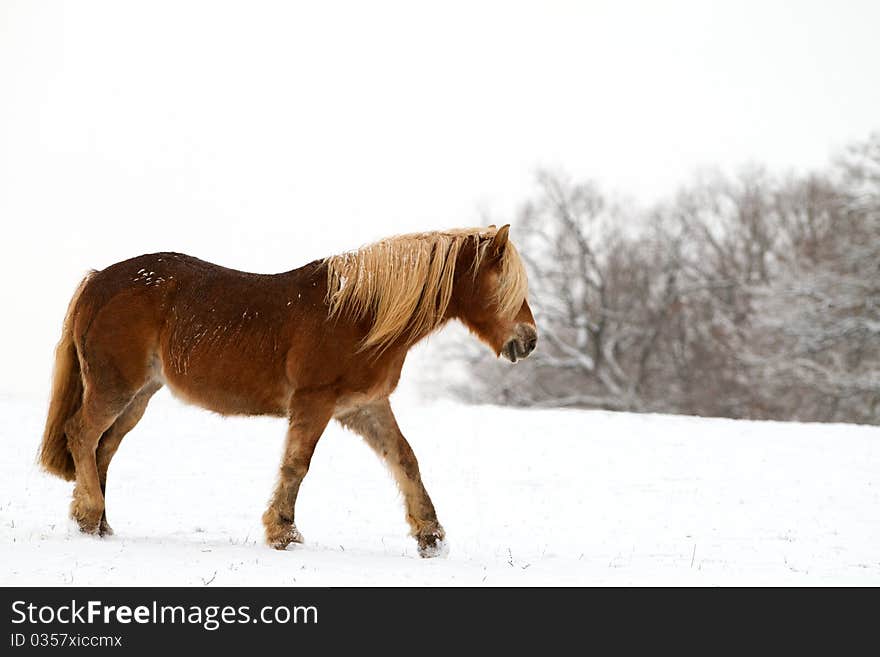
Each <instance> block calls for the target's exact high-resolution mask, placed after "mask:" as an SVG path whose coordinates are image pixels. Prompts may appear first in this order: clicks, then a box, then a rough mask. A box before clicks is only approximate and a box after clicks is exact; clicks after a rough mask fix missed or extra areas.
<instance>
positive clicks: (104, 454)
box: [95, 383, 162, 536]
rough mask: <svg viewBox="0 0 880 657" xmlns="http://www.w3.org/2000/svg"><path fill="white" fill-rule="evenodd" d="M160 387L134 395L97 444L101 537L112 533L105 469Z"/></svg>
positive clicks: (156, 384)
mask: <svg viewBox="0 0 880 657" xmlns="http://www.w3.org/2000/svg"><path fill="white" fill-rule="evenodd" d="M161 387H162V384H160V383H155V384H150V385H148V386H146V387H145V388H143V389H142V390H141V391H140V392H139V393H138V394H137V395H135V398H134V399H132V400H131V402H129V404H128V406H126V407H125V410H124V411H123V412H122V414H121V415H120V416H119V417H118V418H116V421H115V422H114V423H113V424H112V425H111V426H110V428H109V429H107V431H105V432H104V435H103V436H102V437H101V440H100V442H99V443H98V450H97V453H96V455H95V460H96V463H97V466H98V481H99V482H100V484H101V494H102V495H103V496H104V512H103V514H102V515H101V524H100V528H99V532H100V534H101V536H105V535H107V534H112V533H113V529H112V528H111V527H110V524H109V523H108V522H107V469H108V468H109V467H110V461H111V460H112V459H113V456H114V455H115V454H116V450H117V449H119V445H120V443H121V442H122V439H123V438H125V435H126V434H127V433H128V432H129V431H131V430H132V429H134V427H135V426H136V425H137V423H138V422H140V420H141V418H142V417H143V416H144V411H146V410H147V404H148V403H149V402H150V398H151V397H152V396H153V395H154V394H156V392H157V391H158V390H159V388H161Z"/></svg>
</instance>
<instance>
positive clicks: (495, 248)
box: [488, 224, 510, 259]
mask: <svg viewBox="0 0 880 657" xmlns="http://www.w3.org/2000/svg"><path fill="white" fill-rule="evenodd" d="M509 233H510V224H504V225H503V226H502V227H501V228H499V229H498V232H497V233H495V237H493V238H492V243H491V244H490V245H489V251H488V253H489V257H490V258H494V259H500V258H501V256H503V255H504V249H505V248H506V247H507V239H508V234H509Z"/></svg>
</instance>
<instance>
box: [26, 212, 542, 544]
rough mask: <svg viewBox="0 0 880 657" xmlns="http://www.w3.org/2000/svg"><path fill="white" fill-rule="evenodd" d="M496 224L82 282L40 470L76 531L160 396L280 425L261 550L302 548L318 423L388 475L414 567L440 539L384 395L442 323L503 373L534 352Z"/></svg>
mask: <svg viewBox="0 0 880 657" xmlns="http://www.w3.org/2000/svg"><path fill="white" fill-rule="evenodd" d="M508 229H509V226H504V227H502V228H501V229H498V230H496V229H495V228H494V226H490V227H489V228H488V229H466V230H454V231H446V232H431V233H420V234H414V235H403V236H398V237H392V238H388V239H385V240H383V241H380V242H378V243H376V244H373V245H370V246H367V247H363V248H361V249H359V250H358V251H354V252H351V253H346V254H343V255H338V256H333V257H330V258H325V259H323V260H316V261H314V262H312V263H310V264H308V265H305V266H304V267H300V268H299V269H294V270H293V271H289V272H286V273H283V274H274V275H263V274H250V273H245V272H240V271H235V270H232V269H226V268H225V267H220V266H218V265H214V264H211V263H208V262H204V261H202V260H198V259H196V258H193V257H190V256H186V255H182V254H179V253H155V254H151V255H142V256H139V257H137V258H132V259H131V260H126V261H124V262H120V263H117V264H114V265H111V266H110V267H108V268H106V269H104V270H103V271H97V272H96V271H93V272H91V273H89V274H88V275H87V276H86V277H85V279H83V281H82V283H80V286H79V288H78V289H77V291H76V293H75V294H74V296H73V299H72V300H71V302H70V306H69V308H68V311H67V316H66V318H65V320H64V327H63V332H62V336H61V341H60V342H59V344H58V348H57V352H56V356H55V358H56V361H55V374H54V381H53V387H52V397H51V401H50V405H49V413H48V419H47V421H46V429H45V433H44V435H43V442H42V448H41V451H40V457H39V458H40V462H41V463H42V465H43V467H44V468H45V469H46V470H48V471H49V472H51V473H53V474H55V475H58V476H60V477H63V478H65V479H68V480H75V481H76V486H75V487H74V491H73V501H72V503H71V509H70V512H71V515H72V517H73V518H74V519H75V520H76V521H77V522H78V523H79V527H80V529H81V530H82V531H83V532H87V533H95V534H101V535H103V534H106V533H110V532H111V529H110V526H109V525H108V523H107V516H106V513H105V508H104V491H105V486H106V483H107V468H108V467H109V465H110V460H111V459H112V458H113V455H114V453H115V452H116V450H117V449H118V447H119V444H120V442H121V441H122V439H123V437H124V436H125V434H127V433H128V432H129V431H131V430H132V428H134V426H135V425H136V424H137V423H138V421H139V420H140V419H141V417H142V416H143V414H144V411H145V409H146V407H147V403H148V402H149V400H150V397H152V396H153V394H154V393H155V392H156V391H157V390H159V388H161V387H162V386H163V385H167V386H168V387H169V388H170V389H171V390H172V392H173V393H174V394H175V395H177V396H178V397H180V398H182V399H184V400H185V401H187V402H190V403H193V404H198V405H199V406H202V407H204V408H207V409H210V410H212V411H216V412H218V413H222V414H226V415H233V414H238V415H275V416H282V417H286V418H288V419H289V428H288V432H287V441H286V444H285V449H284V456H283V459H282V462H281V471H280V475H279V481H278V484H277V487H276V489H275V493H274V495H273V496H272V500H271V502H270V503H269V508H268V509H267V510H266V512H265V513H264V514H263V524H264V525H265V529H266V540H267V542H268V543H269V545H271V546H273V547H275V548H278V549H284V548H285V547H287V546H288V545H289V544H290V543H293V542H302V540H303V539H302V535H301V534H300V533H299V531H298V530H297V528H296V525H295V524H294V505H295V503H296V496H297V491H298V490H299V487H300V483H301V482H302V479H303V477H304V476H305V474H306V472H307V471H308V468H309V462H310V461H311V458H312V453H313V451H314V449H315V445H316V444H317V442H318V439H319V438H320V437H321V434H322V433H323V431H324V428H325V427H326V426H327V423H328V422H329V421H330V420H331V418H335V419H336V420H337V421H338V422H340V423H341V424H342V425H344V426H345V427H348V428H349V429H351V430H352V431H354V432H356V433H358V434H360V435H361V436H363V438H364V439H365V440H366V441H367V443H368V444H369V445H370V447H372V448H373V449H374V450H375V451H376V452H377V453H378V454H379V456H380V457H381V458H383V459H384V460H385V461H386V463H387V464H388V466H389V467H390V469H391V471H392V473H393V475H394V477H395V479H396V480H397V484H398V486H399V487H400V490H401V492H402V493H403V497H404V502H405V504H406V519H407V521H408V523H409V525H410V528H411V533H412V535H413V536H414V537H415V538H416V540H417V541H418V546H419V553H420V554H421V555H422V556H433V555H434V554H436V553H437V552H438V550H439V549H440V548H441V546H442V542H443V539H444V531H443V528H442V527H441V525H440V523H439V522H438V521H437V515H436V513H435V512H434V505H433V504H432V503H431V499H430V498H429V497H428V493H427V492H426V491H425V488H424V486H423V485H422V480H421V476H420V474H419V467H418V463H417V461H416V457H415V455H414V454H413V452H412V449H411V448H410V446H409V443H407V441H406V439H405V438H404V437H403V434H401V432H400V429H399V428H398V426H397V422H396V421H395V419H394V414H393V413H392V411H391V406H390V405H389V401H388V396H389V394H390V393H391V392H392V391H393V390H394V388H395V387H396V385H397V382H398V379H399V377H400V370H401V368H402V366H403V362H404V359H405V358H406V354H407V351H408V350H409V348H410V347H412V346H413V345H414V344H415V343H416V342H418V341H419V340H421V339H422V338H424V337H425V336H426V335H428V334H429V333H430V332H432V331H434V330H436V329H437V328H439V327H440V326H442V325H443V324H445V323H446V322H447V321H449V320H451V319H458V320H460V321H462V322H463V323H464V324H465V325H466V326H467V327H468V328H469V329H470V330H471V331H472V332H473V333H475V334H476V335H477V336H478V337H479V338H480V339H481V340H483V341H484V342H485V343H487V344H488V345H489V347H491V348H492V350H493V351H494V352H495V353H496V355H499V354H503V355H504V356H505V357H507V358H508V359H509V360H511V361H512V362H516V360H517V359H518V358H523V357H525V356H527V355H528V354H529V353H530V352H531V351H532V350H533V349H534V348H535V342H536V340H537V332H536V330H535V323H534V319H533V318H532V313H531V310H530V309H529V304H528V302H527V301H526V294H527V282H526V275H525V269H524V267H523V263H522V261H521V260H520V257H519V255H518V254H517V251H516V249H515V248H514V246H513V244H512V243H511V242H510V241H509V240H508Z"/></svg>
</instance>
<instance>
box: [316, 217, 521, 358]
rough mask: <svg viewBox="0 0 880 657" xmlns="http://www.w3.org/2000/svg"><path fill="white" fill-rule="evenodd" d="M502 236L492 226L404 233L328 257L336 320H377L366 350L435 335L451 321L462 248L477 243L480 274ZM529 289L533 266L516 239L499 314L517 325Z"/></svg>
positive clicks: (505, 268)
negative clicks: (524, 259) (448, 311)
mask: <svg viewBox="0 0 880 657" xmlns="http://www.w3.org/2000/svg"><path fill="white" fill-rule="evenodd" d="M496 232H497V229H496V228H495V227H494V226H492V227H489V228H463V229H458V230H448V231H435V232H430V233H412V234H409V235H398V236H395V237H389V238H386V239H383V240H381V241H379V242H376V243H375V244H370V245H368V246H364V247H362V248H360V249H358V250H356V251H351V252H349V253H343V254H340V255H335V256H331V257H329V258H326V259H325V260H324V262H325V264H326V265H327V303H328V304H329V306H330V317H340V316H345V317H348V318H350V319H354V320H359V319H362V318H363V317H366V316H368V315H372V316H373V317H374V320H373V325H372V327H371V329H370V332H369V333H368V334H367V336H366V337H365V338H364V341H363V344H362V346H361V348H362V349H368V348H372V347H375V348H378V349H380V350H381V349H384V348H386V347H387V346H388V345H390V344H391V343H392V342H394V341H395V340H397V339H398V338H400V337H401V336H407V337H421V336H423V335H427V334H428V333H430V332H431V331H433V330H434V329H436V328H437V327H439V326H440V325H441V324H442V323H443V319H444V316H445V314H446V309H447V307H448V306H449V300H450V297H451V296H452V283H453V278H454V274H455V266H456V262H457V260H458V255H459V252H460V251H461V249H462V247H463V246H464V245H465V244H466V243H467V242H468V241H469V240H470V241H473V244H474V246H475V254H476V255H475V258H474V262H473V264H472V265H471V268H472V272H473V275H474V276H476V274H477V272H478V270H479V268H480V264H481V262H482V261H483V259H484V258H485V257H486V253H487V248H488V246H489V245H490V244H491V241H492V240H491V238H493V237H495V234H496ZM527 291H528V281H527V279H526V270H525V267H524V266H523V262H522V260H521V259H520V256H519V253H518V252H517V250H516V248H515V247H514V246H513V243H512V242H510V241H509V240H508V242H507V245H506V247H505V249H504V252H503V255H502V258H501V276H500V278H499V281H498V287H497V290H496V293H495V299H494V301H495V302H496V303H497V305H498V307H499V313H500V314H501V315H502V316H503V317H505V318H507V319H512V318H513V317H514V316H515V315H516V313H517V311H519V309H520V306H522V303H523V300H524V299H525V298H526V293H527Z"/></svg>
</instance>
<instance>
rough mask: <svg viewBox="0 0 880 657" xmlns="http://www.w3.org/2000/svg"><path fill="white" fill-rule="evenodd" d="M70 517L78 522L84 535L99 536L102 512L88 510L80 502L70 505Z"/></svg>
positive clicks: (76, 501)
mask: <svg viewBox="0 0 880 657" xmlns="http://www.w3.org/2000/svg"><path fill="white" fill-rule="evenodd" d="M70 517H71V518H73V519H74V520H75V521H76V524H77V525H78V526H79V530H80V531H81V532H82V533H83V534H94V535H99V534H100V532H101V512H100V511H98V512H97V513H96V512H94V511H92V510H90V509H88V508H87V507H85V506H84V505H83V504H81V503H79V501H78V500H74V501H73V503H72V504H71V505H70Z"/></svg>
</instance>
